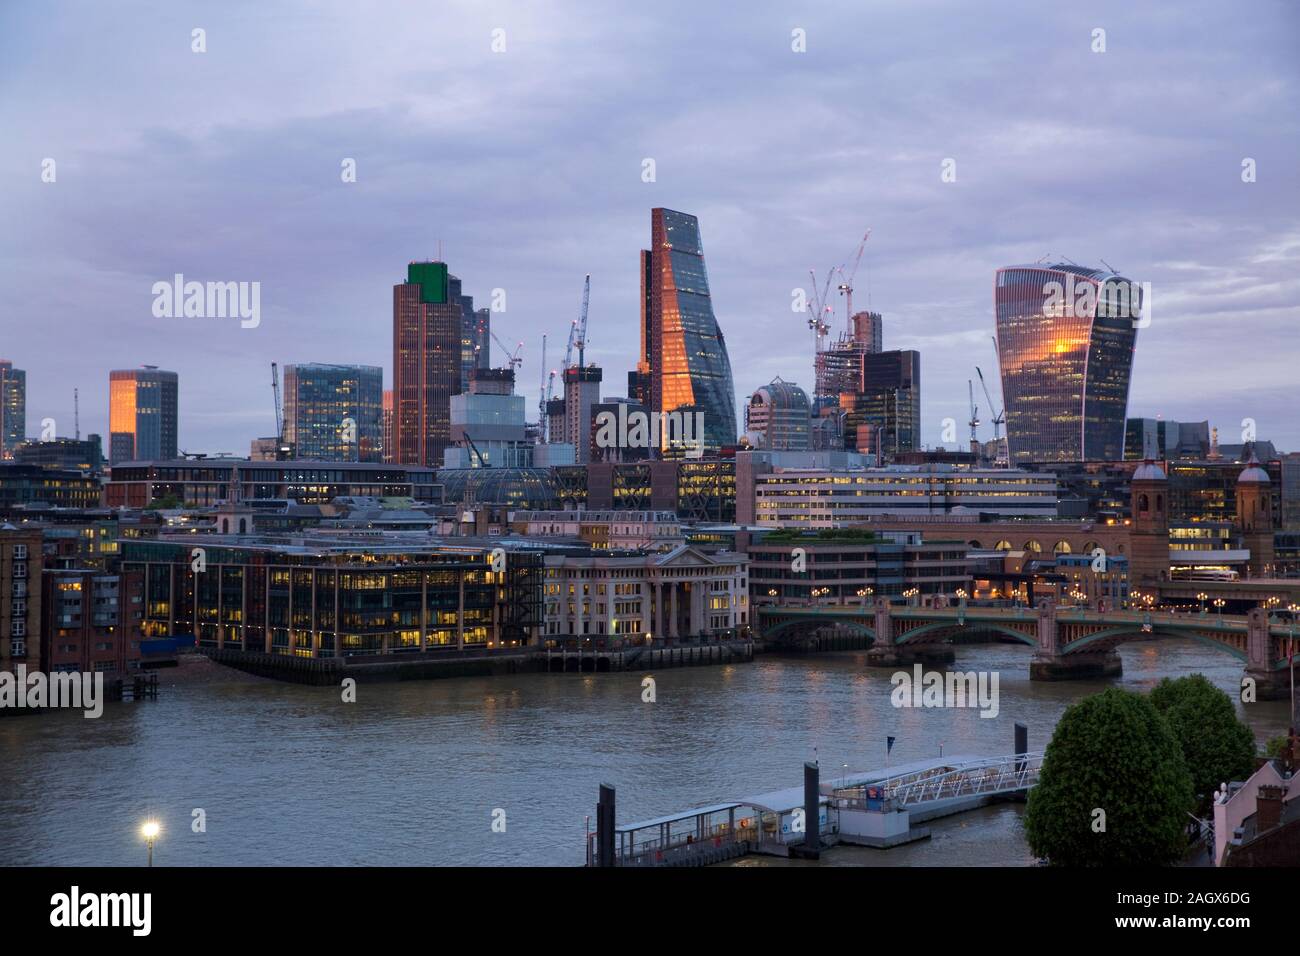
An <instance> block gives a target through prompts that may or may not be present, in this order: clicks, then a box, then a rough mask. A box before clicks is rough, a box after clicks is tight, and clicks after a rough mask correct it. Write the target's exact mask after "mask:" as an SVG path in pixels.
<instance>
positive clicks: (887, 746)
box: [885, 737, 897, 753]
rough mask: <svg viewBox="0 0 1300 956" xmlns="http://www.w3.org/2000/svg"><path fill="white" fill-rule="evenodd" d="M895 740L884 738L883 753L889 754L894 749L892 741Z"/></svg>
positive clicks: (893, 738)
mask: <svg viewBox="0 0 1300 956" xmlns="http://www.w3.org/2000/svg"><path fill="white" fill-rule="evenodd" d="M896 739H897V738H896V737H886V738H885V753H889V752H890V751H891V750H893V749H894V741H895V740H896Z"/></svg>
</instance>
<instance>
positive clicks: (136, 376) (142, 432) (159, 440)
mask: <svg viewBox="0 0 1300 956" xmlns="http://www.w3.org/2000/svg"><path fill="white" fill-rule="evenodd" d="M179 381H180V380H179V378H178V377H177V375H176V373H175V372H164V371H162V370H161V369H159V368H158V366H156V365H146V366H144V367H143V368H138V369H125V370H117V371H112V372H109V373H108V430H109V438H108V458H109V463H110V464H113V465H116V464H117V463H118V462H119V461H158V460H167V461H170V460H171V459H174V458H175V457H176V430H177V395H178V392H179V390H180V386H179Z"/></svg>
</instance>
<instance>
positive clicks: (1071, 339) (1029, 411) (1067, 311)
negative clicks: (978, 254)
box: [993, 264, 1141, 464]
mask: <svg viewBox="0 0 1300 956" xmlns="http://www.w3.org/2000/svg"><path fill="white" fill-rule="evenodd" d="M993 306H994V314H995V316H996V321H997V345H998V360H999V363H1000V364H1001V367H1002V393H1003V399H1004V401H1005V403H1006V416H1007V422H1006V424H1007V444H1008V448H1009V452H1010V456H1011V461H1012V463H1013V464H1022V463H1026V462H1055V461H1118V460H1120V459H1122V458H1123V456H1124V420H1125V413H1126V411H1127V409H1128V389H1129V379H1130V377H1131V373H1132V370H1133V348H1134V344H1135V342H1136V340H1137V326H1138V321H1137V316H1138V315H1139V314H1140V310H1141V294H1140V292H1138V291H1137V287H1136V284H1135V283H1133V282H1131V281H1130V280H1128V279H1125V278H1122V277H1121V276H1119V275H1117V274H1115V273H1113V272H1110V271H1105V270H1101V269H1089V268H1085V267H1083V266H1076V265H1072V264H1057V265H1050V266H1049V265H1027V266H1011V267H1008V268H1006V269H999V270H998V271H997V276H996V279H995V287H994V293H993Z"/></svg>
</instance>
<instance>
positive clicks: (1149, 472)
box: [1133, 458, 1165, 481]
mask: <svg viewBox="0 0 1300 956" xmlns="http://www.w3.org/2000/svg"><path fill="white" fill-rule="evenodd" d="M1133 480H1134V481H1164V480H1165V473H1164V470H1163V469H1162V468H1161V467H1160V466H1159V465H1157V464H1156V463H1155V462H1154V461H1152V460H1151V459H1150V458H1148V459H1147V460H1146V461H1144V462H1143V463H1142V464H1140V465H1138V468H1137V471H1135V472H1133Z"/></svg>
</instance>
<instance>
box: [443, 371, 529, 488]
mask: <svg viewBox="0 0 1300 956" xmlns="http://www.w3.org/2000/svg"><path fill="white" fill-rule="evenodd" d="M524 415H525V399H524V397H523V396H522V395H516V394H515V370H514V369H513V368H488V369H479V368H474V369H472V370H471V371H470V381H469V391H468V392H466V393H464V394H461V395H453V396H452V397H451V440H452V444H451V445H450V446H448V448H447V450H446V452H445V453H444V454H443V467H444V468H529V467H531V466H532V463H533V445H532V444H531V443H530V442H529V441H528V438H527V434H526V427H525V423H524Z"/></svg>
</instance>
